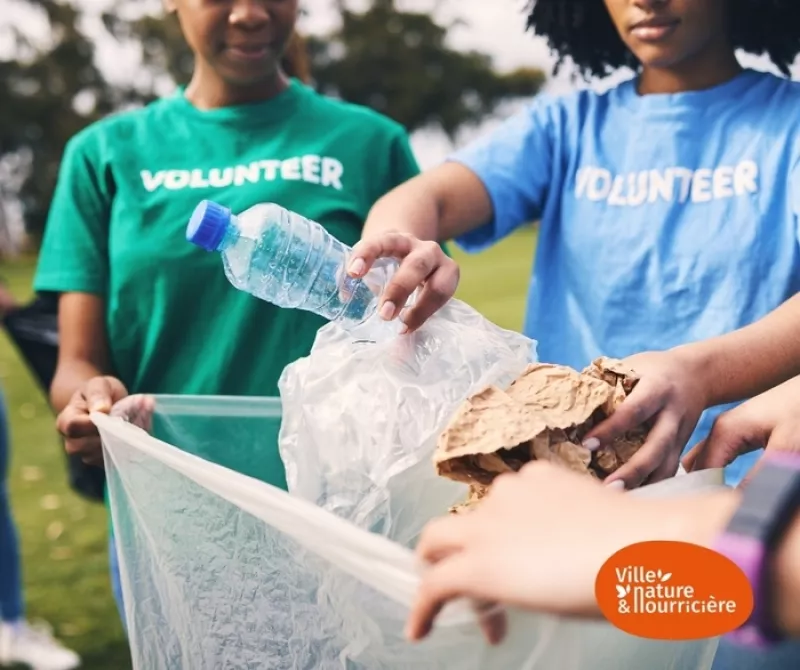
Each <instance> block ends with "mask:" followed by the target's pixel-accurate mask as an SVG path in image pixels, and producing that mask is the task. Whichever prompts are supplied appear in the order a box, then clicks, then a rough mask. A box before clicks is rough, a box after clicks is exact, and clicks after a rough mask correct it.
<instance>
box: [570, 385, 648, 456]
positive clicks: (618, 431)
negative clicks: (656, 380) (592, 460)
mask: <svg viewBox="0 0 800 670" xmlns="http://www.w3.org/2000/svg"><path fill="white" fill-rule="evenodd" d="M663 406H664V402H663V400H662V394H661V393H660V392H659V391H658V390H657V389H656V388H654V387H652V386H649V385H648V384H647V383H646V382H645V380H642V381H640V382H639V383H638V384H637V385H636V388H634V389H633V392H632V393H631V394H630V395H629V396H628V397H627V398H625V400H623V401H622V403H621V404H620V406H619V407H617V409H616V410H615V411H614V413H613V414H611V415H610V416H609V417H608V418H607V419H605V420H603V421H601V422H600V423H599V424H597V426H595V427H594V428H592V430H590V431H589V432H588V433H587V434H586V437H585V438H584V440H583V444H584V446H586V447H587V448H589V449H595V448H597V447H599V446H600V445H603V444H611V443H612V442H614V440H616V439H618V438H620V437H622V436H623V435H625V433H627V432H628V431H630V430H633V429H635V428H639V427H641V426H642V425H644V423H645V422H647V421H648V420H649V419H651V418H653V417H654V416H655V415H656V414H657V413H658V412H659V411H661V410H662V409H663Z"/></svg>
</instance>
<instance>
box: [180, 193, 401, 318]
mask: <svg viewBox="0 0 800 670" xmlns="http://www.w3.org/2000/svg"><path fill="white" fill-rule="evenodd" d="M186 239H187V240H188V241H189V242H191V243H192V244H195V245H197V246H198V247H201V248H203V249H205V250H206V251H217V252H219V253H220V254H221V255H222V262H223V266H224V269H225V275H226V276H227V277H228V280H229V281H230V282H231V284H233V285H234V286H235V287H236V288H238V289H240V290H242V291H246V292H247V293H251V294H252V295H254V296H256V297H258V298H261V299H262V300H266V301H267V302H271V303H273V304H275V305H278V306H279V307H291V308H295V309H303V310H307V311H309V312H314V313H315V314H319V315H320V316H322V317H324V318H326V319H328V320H330V321H336V322H337V323H338V324H339V325H341V326H342V327H343V328H345V329H347V330H353V329H355V328H356V327H358V326H360V325H361V324H363V323H364V322H365V321H367V320H368V319H370V317H372V316H373V315H374V314H375V312H376V311H377V308H378V300H379V298H380V295H381V293H383V289H384V287H385V286H386V284H387V282H388V281H389V279H390V278H391V276H392V275H393V274H394V272H395V270H396V269H397V262H396V261H394V260H392V259H380V260H378V261H377V262H376V263H375V264H374V265H373V267H372V268H371V269H370V271H369V272H368V273H367V274H366V276H364V277H363V278H360V279H354V278H352V277H350V276H349V275H348V274H347V264H348V261H349V257H350V252H351V251H352V249H351V248H350V247H348V246H347V245H346V244H342V243H341V242H340V241H339V240H337V239H336V238H335V237H333V236H332V235H331V234H330V233H328V231H326V230H325V229H324V228H323V227H322V226H321V225H320V224H318V223H316V222H314V221H310V220H308V219H306V218H305V217H302V216H300V215H299V214H296V213H294V212H290V211H288V210H286V209H284V208H283V207H281V206H279V205H275V204H272V203H265V204H260V205H255V206H253V207H251V208H250V209H248V210H246V211H244V212H242V213H241V214H233V213H232V212H231V210H230V209H228V208H227V207H223V206H222V205H219V204H217V203H215V202H212V201H210V200H203V201H202V202H201V203H200V204H199V205H198V206H197V207H196V208H195V210H194V212H193V214H192V217H191V219H190V220H189V224H188V226H187V228H186ZM400 325H401V324H398V323H396V324H395V330H397V329H399V328H400Z"/></svg>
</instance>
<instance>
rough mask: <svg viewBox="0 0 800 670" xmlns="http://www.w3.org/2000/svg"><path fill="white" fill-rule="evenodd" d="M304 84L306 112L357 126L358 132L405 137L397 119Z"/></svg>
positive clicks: (350, 126) (351, 126)
mask: <svg viewBox="0 0 800 670" xmlns="http://www.w3.org/2000/svg"><path fill="white" fill-rule="evenodd" d="M303 86H304V92H305V95H306V98H307V100H306V104H307V105H308V107H307V113H308V114H310V115H313V116H316V117H322V118H323V119H324V120H325V121H326V122H327V123H338V124H342V125H345V126H347V127H348V128H355V127H357V128H359V129H360V132H366V133H370V134H373V135H381V136H385V137H405V136H407V134H408V132H407V130H406V128H405V127H403V125H401V124H400V123H398V122H397V121H395V120H393V119H391V118H389V117H388V116H385V115H384V114H381V113H380V112H377V111H375V110H374V109H370V108H369V107H366V106H364V105H358V104H355V103H352V102H346V101H344V100H339V99H336V98H331V97H329V96H326V95H322V94H321V93H318V92H317V91H315V90H314V89H312V88H311V87H309V86H305V85H303Z"/></svg>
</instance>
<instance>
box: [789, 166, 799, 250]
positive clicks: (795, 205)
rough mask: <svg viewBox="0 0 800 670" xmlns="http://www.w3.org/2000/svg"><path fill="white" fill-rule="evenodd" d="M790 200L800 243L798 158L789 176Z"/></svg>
mask: <svg viewBox="0 0 800 670" xmlns="http://www.w3.org/2000/svg"><path fill="white" fill-rule="evenodd" d="M789 198H790V201H789V202H790V206H791V208H792V213H793V214H794V220H795V230H796V231H797V233H796V234H797V240H798V242H800V158H798V159H797V160H796V161H795V162H794V165H793V167H792V171H791V173H790V174H789Z"/></svg>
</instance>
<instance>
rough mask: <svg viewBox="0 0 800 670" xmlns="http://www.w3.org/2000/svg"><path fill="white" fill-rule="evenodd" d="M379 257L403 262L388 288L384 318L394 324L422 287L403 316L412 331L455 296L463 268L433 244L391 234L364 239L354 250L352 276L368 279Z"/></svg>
mask: <svg viewBox="0 0 800 670" xmlns="http://www.w3.org/2000/svg"><path fill="white" fill-rule="evenodd" d="M379 258H397V259H400V260H401V263H400V265H399V267H398V269H397V271H396V272H395V274H394V276H393V277H392V278H391V280H390V281H389V282H388V284H387V285H386V286H385V287H384V290H383V295H382V296H381V304H380V307H379V308H378V310H379V314H380V316H381V317H382V318H383V319H385V320H387V321H391V320H392V319H394V318H396V317H397V316H399V315H400V313H401V311H402V310H403V308H404V307H405V305H406V303H407V302H408V299H409V297H410V296H411V294H412V293H414V291H416V290H417V289H418V288H420V287H422V288H421V290H420V292H419V296H418V299H417V300H416V302H415V304H414V305H413V306H411V307H409V309H408V310H406V311H405V312H404V313H403V323H404V324H405V326H406V330H407V331H408V332H413V331H414V330H416V329H417V328H419V327H420V326H421V325H422V324H423V323H424V322H425V321H426V320H427V319H428V318H430V316H431V315H432V314H433V313H434V312H436V311H437V310H438V309H439V308H441V307H442V305H444V304H445V303H446V302H447V301H448V300H449V299H450V298H451V297H452V296H453V294H454V293H455V290H456V287H457V286H458V280H459V269H458V265H457V264H456V263H455V261H453V260H451V259H450V258H448V257H447V256H446V255H445V253H444V251H442V248H441V247H440V246H439V245H438V244H437V243H436V242H431V241H422V240H418V239H416V238H414V237H412V236H410V235H404V234H402V233H387V234H385V235H380V236H377V237H375V238H372V239H364V240H361V241H360V242H359V243H358V244H356V245H355V247H353V253H352V255H351V260H350V265H349V267H348V274H350V275H351V276H353V277H359V278H360V277H364V276H365V275H366V274H367V272H369V270H370V269H371V268H372V266H373V264H374V263H375V261H376V260H377V259H379Z"/></svg>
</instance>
